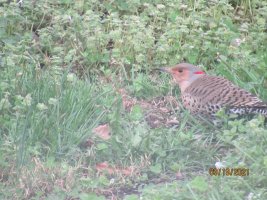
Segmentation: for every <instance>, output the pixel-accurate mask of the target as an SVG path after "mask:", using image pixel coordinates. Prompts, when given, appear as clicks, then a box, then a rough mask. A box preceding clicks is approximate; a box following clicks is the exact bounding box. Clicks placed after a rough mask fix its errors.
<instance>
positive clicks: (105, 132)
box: [93, 124, 111, 140]
mask: <svg viewBox="0 0 267 200" xmlns="http://www.w3.org/2000/svg"><path fill="white" fill-rule="evenodd" d="M93 133H95V134H96V135H97V136H98V137H100V138H102V139H103V140H108V139H109V138H110V137H111V131H110V127H109V125H108V124H104V125H100V126H98V127H96V128H94V129H93Z"/></svg>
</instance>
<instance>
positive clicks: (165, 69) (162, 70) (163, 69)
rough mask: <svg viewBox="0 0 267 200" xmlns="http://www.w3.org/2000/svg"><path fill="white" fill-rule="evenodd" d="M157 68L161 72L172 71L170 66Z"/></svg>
mask: <svg viewBox="0 0 267 200" xmlns="http://www.w3.org/2000/svg"><path fill="white" fill-rule="evenodd" d="M155 70H158V71H161V72H167V73H171V71H170V68H168V67H161V68H155Z"/></svg>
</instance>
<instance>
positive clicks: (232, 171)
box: [209, 168, 249, 176]
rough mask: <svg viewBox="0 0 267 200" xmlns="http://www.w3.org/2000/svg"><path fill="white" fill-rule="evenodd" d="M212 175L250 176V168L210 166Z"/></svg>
mask: <svg viewBox="0 0 267 200" xmlns="http://www.w3.org/2000/svg"><path fill="white" fill-rule="evenodd" d="M209 174H210V175H211V176H248V175H249V169H247V168H210V169H209Z"/></svg>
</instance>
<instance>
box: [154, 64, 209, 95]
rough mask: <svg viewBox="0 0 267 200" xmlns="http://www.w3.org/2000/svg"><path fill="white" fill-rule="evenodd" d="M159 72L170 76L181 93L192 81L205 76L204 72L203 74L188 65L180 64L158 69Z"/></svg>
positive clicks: (196, 68) (198, 69)
mask: <svg viewBox="0 0 267 200" xmlns="http://www.w3.org/2000/svg"><path fill="white" fill-rule="evenodd" d="M159 70H160V71H163V72H167V73H169V74H171V75H172V77H173V79H174V81H175V82H176V83H177V84H178V85H179V87H180V89H181V91H182V92H183V91H184V90H185V89H186V88H187V87H188V86H189V85H190V84H191V83H192V82H193V81H195V80H196V79H198V78H199V77H201V76H203V75H204V74H205V72H203V71H202V70H201V69H200V68H198V67H197V66H195V65H192V64H189V63H180V64H177V65H175V66H173V67H164V68H159Z"/></svg>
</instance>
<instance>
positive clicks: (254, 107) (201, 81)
mask: <svg viewBox="0 0 267 200" xmlns="http://www.w3.org/2000/svg"><path fill="white" fill-rule="evenodd" d="M157 69H158V70H160V71H162V72H167V73H169V74H171V75H172V77H173V80H174V82H175V83H176V84H178V85H179V88H180V91H181V99H182V104H183V105H184V107H185V108H186V109H187V110H189V111H190V113H191V114H193V115H200V116H202V117H203V116H204V117H206V116H207V117H209V118H214V117H215V118H216V116H217V113H218V111H220V110H224V111H225V113H226V114H237V115H238V116H244V115H255V114H261V115H263V116H264V117H266V118H267V103H266V102H264V101H262V100H261V99H260V98H258V97H257V96H255V95H253V94H251V93H250V92H248V91H246V90H244V89H242V88H240V87H238V86H236V85H234V84H233V83H232V82H231V81H229V80H227V79H225V78H223V77H220V76H213V75H208V74H206V73H205V72H204V71H203V70H201V69H200V68H199V67H197V66H195V65H193V64H189V63H180V64H177V65H175V66H173V67H164V68H157Z"/></svg>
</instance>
